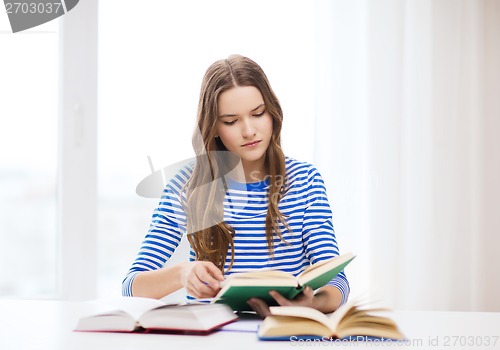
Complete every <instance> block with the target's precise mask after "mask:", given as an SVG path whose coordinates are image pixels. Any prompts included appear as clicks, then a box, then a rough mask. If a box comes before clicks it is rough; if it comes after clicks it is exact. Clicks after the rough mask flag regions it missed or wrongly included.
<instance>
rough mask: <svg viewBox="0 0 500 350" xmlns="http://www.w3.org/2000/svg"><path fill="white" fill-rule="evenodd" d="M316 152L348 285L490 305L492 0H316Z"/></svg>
mask: <svg viewBox="0 0 500 350" xmlns="http://www.w3.org/2000/svg"><path fill="white" fill-rule="evenodd" d="M317 17H318V18H317V21H318V22H319V21H322V23H325V24H323V25H319V26H318V30H317V43H316V44H317V45H316V47H317V50H318V52H317V53H318V57H320V58H318V61H317V65H316V66H317V74H316V75H317V81H316V91H317V94H316V96H317V101H316V105H317V110H316V135H317V137H316V140H317V141H316V145H315V146H316V153H315V156H316V160H315V162H316V164H318V167H319V168H320V170H321V171H322V173H323V174H324V177H325V179H326V181H327V183H326V185H327V188H328V190H329V194H330V196H331V201H332V202H333V208H334V212H335V214H334V215H335V217H334V219H335V227H336V231H337V235H338V237H339V240H340V243H341V247H342V248H343V250H344V251H347V250H352V251H355V252H356V253H358V259H357V260H358V261H357V262H356V263H355V264H352V265H353V266H352V267H351V268H350V270H348V271H347V273H348V275H349V277H350V280H351V284H352V289H353V292H354V293H356V292H363V291H365V290H372V291H373V290H375V291H377V292H378V293H379V294H380V295H381V296H382V297H383V299H384V300H385V302H386V303H387V304H389V305H390V306H392V307H396V308H399V309H429V310H474V311H500V300H499V299H498V297H497V296H498V294H499V293H500V277H499V276H500V275H499V274H498V267H499V266H500V255H499V254H498V250H499V249H500V215H499V214H500V181H499V180H498V179H500V98H499V96H498V91H500V40H499V39H498V38H499V37H500V3H499V2H498V1H495V0H481V1H455V0H440V1H430V0H423V1H422V0H418V1H417V0H414V1H411V0H407V1H399V0H377V1H362V0H358V1H350V2H344V1H334V2H330V1H318V2H317Z"/></svg>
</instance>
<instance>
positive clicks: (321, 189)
mask: <svg viewBox="0 0 500 350" xmlns="http://www.w3.org/2000/svg"><path fill="white" fill-rule="evenodd" d="M306 203H307V204H306V209H305V213H304V223H303V228H302V233H303V234H302V239H303V242H304V247H305V252H306V257H307V258H308V259H309V261H310V262H311V264H315V263H317V262H319V261H322V260H326V259H330V258H333V257H335V256H338V255H339V249H338V245H337V240H336V238H335V231H334V229H333V222H332V210H331V208H330V204H329V202H328V197H327V194H326V188H325V184H324V181H323V179H322V177H321V175H320V173H319V172H318V171H317V170H316V169H315V168H314V167H312V166H311V168H310V169H309V172H308V189H307V199H306ZM328 285H331V286H334V287H336V288H338V289H339V290H340V292H341V293H342V302H341V305H342V304H344V303H345V302H346V301H347V298H348V297H349V292H350V288H349V282H348V280H347V277H346V275H345V273H344V271H343V270H342V271H341V272H340V273H339V274H338V275H337V276H335V277H334V278H333V279H332V280H331V281H330V282H329V283H328Z"/></svg>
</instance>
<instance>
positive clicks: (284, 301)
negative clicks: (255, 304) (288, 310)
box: [269, 290, 292, 306]
mask: <svg viewBox="0 0 500 350" xmlns="http://www.w3.org/2000/svg"><path fill="white" fill-rule="evenodd" d="M269 295H271V296H272V297H273V298H274V300H276V301H277V302H278V304H279V305H281V306H290V305H292V302H291V301H290V300H289V299H287V298H285V297H284V296H283V295H281V294H280V293H278V292H276V291H274V290H271V291H270V292H269Z"/></svg>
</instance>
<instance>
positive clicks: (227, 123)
mask: <svg viewBox="0 0 500 350" xmlns="http://www.w3.org/2000/svg"><path fill="white" fill-rule="evenodd" d="M234 123H236V120H233V121H231V122H224V124H226V125H233V124H234Z"/></svg>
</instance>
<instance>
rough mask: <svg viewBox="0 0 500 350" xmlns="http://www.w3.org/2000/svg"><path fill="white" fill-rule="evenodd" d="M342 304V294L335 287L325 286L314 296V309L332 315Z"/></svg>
mask: <svg viewBox="0 0 500 350" xmlns="http://www.w3.org/2000/svg"><path fill="white" fill-rule="evenodd" d="M341 302H342V293H341V292H340V290H339V289H338V288H336V287H334V286H324V287H322V288H321V289H319V290H318V292H317V293H316V294H314V299H313V308H315V309H317V310H319V311H321V312H323V313H330V312H333V311H335V310H337V309H338V308H339V306H340V303H341Z"/></svg>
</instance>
